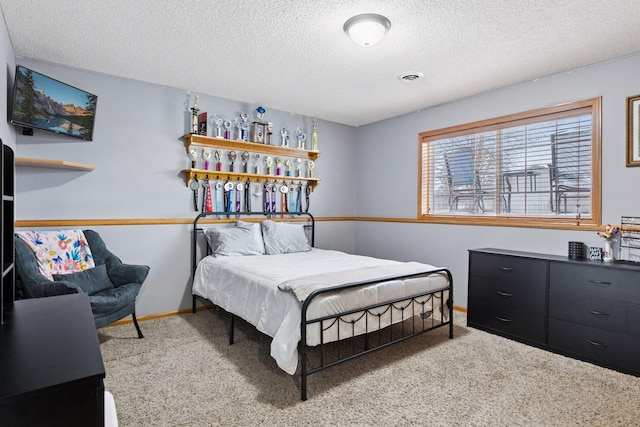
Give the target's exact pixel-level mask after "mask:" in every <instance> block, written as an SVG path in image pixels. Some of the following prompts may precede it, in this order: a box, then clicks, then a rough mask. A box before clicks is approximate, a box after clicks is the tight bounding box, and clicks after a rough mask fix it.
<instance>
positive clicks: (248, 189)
mask: <svg viewBox="0 0 640 427" xmlns="http://www.w3.org/2000/svg"><path fill="white" fill-rule="evenodd" d="M244 211H245V212H251V180H250V179H249V178H247V182H246V183H245V191H244Z"/></svg>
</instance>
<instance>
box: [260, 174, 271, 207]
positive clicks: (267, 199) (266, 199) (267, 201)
mask: <svg viewBox="0 0 640 427" xmlns="http://www.w3.org/2000/svg"><path fill="white" fill-rule="evenodd" d="M262 189H263V192H262V201H263V204H262V212H264V213H267V212H271V192H270V191H269V187H268V185H267V183H266V181H265V183H264V186H263V187H262Z"/></svg>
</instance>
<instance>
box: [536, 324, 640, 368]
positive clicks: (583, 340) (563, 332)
mask: <svg viewBox="0 0 640 427" xmlns="http://www.w3.org/2000/svg"><path fill="white" fill-rule="evenodd" d="M549 347H551V348H553V349H555V350H559V351H561V352H563V353H566V354H568V355H571V356H575V357H578V358H581V359H584V360H588V361H592V362H596V363H600V364H603V365H605V366H608V367H611V368H617V369H620V370H623V371H626V372H633V373H636V374H639V373H640V340H637V339H634V338H631V337H629V336H628V335H623V334H618V333H615V332H610V331H605V330H603V329H598V328H593V327H590V326H584V325H578V324H575V323H571V322H567V321H564V320H558V319H553V318H550V319H549Z"/></svg>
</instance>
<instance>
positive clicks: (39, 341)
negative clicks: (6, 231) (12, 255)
mask: <svg viewBox="0 0 640 427" xmlns="http://www.w3.org/2000/svg"><path fill="white" fill-rule="evenodd" d="M104 377H105V370H104V364H103V362H102V355H101V353H100V345H99V342H98V336H97V333H96V329H95V324H94V322H93V315H92V313H91V306H90V304H89V298H88V296H87V294H85V293H80V294H70V295H62V296H55V297H47V298H34V299H25V300H19V301H16V302H15V303H14V305H13V309H12V310H11V311H10V312H9V318H8V321H7V323H5V324H4V325H2V328H1V329H0V424H1V425H2V426H20V427H23V426H43V425H46V426H65V427H68V426H83V427H84V426H103V425H104V385H103V379H104Z"/></svg>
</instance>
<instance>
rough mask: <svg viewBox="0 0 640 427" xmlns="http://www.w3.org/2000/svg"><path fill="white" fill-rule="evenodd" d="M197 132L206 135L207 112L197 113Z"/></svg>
mask: <svg viewBox="0 0 640 427" xmlns="http://www.w3.org/2000/svg"><path fill="white" fill-rule="evenodd" d="M198 134H199V135H204V136H207V112H206V111H205V112H204V113H200V114H198Z"/></svg>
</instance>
